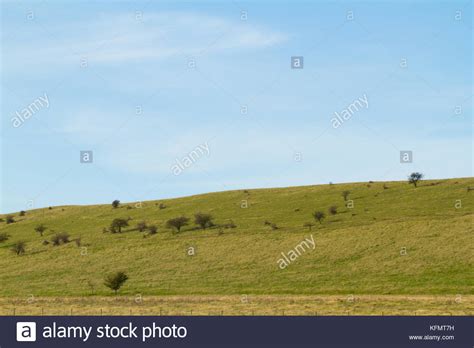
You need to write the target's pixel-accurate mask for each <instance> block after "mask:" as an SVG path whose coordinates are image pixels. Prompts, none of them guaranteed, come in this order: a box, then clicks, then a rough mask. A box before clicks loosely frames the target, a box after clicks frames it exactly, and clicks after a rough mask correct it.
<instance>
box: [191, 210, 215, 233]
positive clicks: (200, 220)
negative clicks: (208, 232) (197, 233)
mask: <svg viewBox="0 0 474 348" xmlns="http://www.w3.org/2000/svg"><path fill="white" fill-rule="evenodd" d="M194 223H195V224H196V225H199V226H200V227H201V228H202V229H203V230H204V229H206V227H212V226H213V225H214V224H213V223H212V215H211V214H204V213H197V214H195V215H194Z"/></svg>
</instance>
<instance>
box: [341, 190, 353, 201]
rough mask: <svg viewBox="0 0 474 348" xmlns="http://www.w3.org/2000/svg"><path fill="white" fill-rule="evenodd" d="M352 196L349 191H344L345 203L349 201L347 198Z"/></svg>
mask: <svg viewBox="0 0 474 348" xmlns="http://www.w3.org/2000/svg"><path fill="white" fill-rule="evenodd" d="M350 194H351V191H348V190H345V191H342V197H343V198H344V201H347V198H349V195H350Z"/></svg>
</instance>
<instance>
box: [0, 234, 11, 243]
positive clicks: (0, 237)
mask: <svg viewBox="0 0 474 348" xmlns="http://www.w3.org/2000/svg"><path fill="white" fill-rule="evenodd" d="M8 238H10V236H9V235H8V234H6V233H0V243H1V242H5V241H7V240H8Z"/></svg>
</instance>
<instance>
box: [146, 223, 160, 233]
mask: <svg viewBox="0 0 474 348" xmlns="http://www.w3.org/2000/svg"><path fill="white" fill-rule="evenodd" d="M157 232H158V228H157V227H156V226H155V225H150V226H148V234H150V235H152V234H156V233H157Z"/></svg>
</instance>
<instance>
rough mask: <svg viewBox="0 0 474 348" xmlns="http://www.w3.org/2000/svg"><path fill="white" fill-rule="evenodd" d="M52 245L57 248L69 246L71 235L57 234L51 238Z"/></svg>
mask: <svg viewBox="0 0 474 348" xmlns="http://www.w3.org/2000/svg"><path fill="white" fill-rule="evenodd" d="M51 243H53V245H55V246H58V245H61V244H67V243H69V234H68V233H66V232H61V233H56V234H55V235H54V236H52V237H51Z"/></svg>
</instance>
